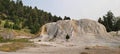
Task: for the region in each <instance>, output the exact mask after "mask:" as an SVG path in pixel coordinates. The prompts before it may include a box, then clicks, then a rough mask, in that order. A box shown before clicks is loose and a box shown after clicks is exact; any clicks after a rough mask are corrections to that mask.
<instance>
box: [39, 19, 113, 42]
mask: <svg viewBox="0 0 120 54" xmlns="http://www.w3.org/2000/svg"><path fill="white" fill-rule="evenodd" d="M66 36H69V39H68V41H69V42H100V41H104V42H105V41H109V40H112V36H111V35H109V34H108V33H107V32H106V28H105V27H104V26H103V25H102V24H100V23H98V22H96V21H93V20H89V19H81V20H60V21H57V22H52V23H47V24H45V25H43V26H42V29H41V34H40V37H41V41H62V42H64V41H66Z"/></svg>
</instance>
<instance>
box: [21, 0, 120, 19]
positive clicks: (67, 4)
mask: <svg viewBox="0 0 120 54" xmlns="http://www.w3.org/2000/svg"><path fill="white" fill-rule="evenodd" d="M23 3H24V5H28V6H32V7H34V6H37V7H38V8H39V9H42V10H44V11H47V12H51V13H52V14H53V15H57V16H61V17H64V16H69V17H71V18H72V19H81V18H90V19H94V20H97V19H98V18H99V17H102V16H103V15H105V14H106V13H107V11H109V10H111V11H112V12H113V13H114V15H115V16H120V0H23Z"/></svg>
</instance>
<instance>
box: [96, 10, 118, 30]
mask: <svg viewBox="0 0 120 54" xmlns="http://www.w3.org/2000/svg"><path fill="white" fill-rule="evenodd" d="M98 22H99V23H101V24H103V25H104V26H105V27H106V30H107V32H111V31H119V30H120V17H115V16H114V14H113V13H112V12H111V11H108V12H107V14H106V15H105V16H103V17H102V18H101V17H100V18H99V19H98Z"/></svg>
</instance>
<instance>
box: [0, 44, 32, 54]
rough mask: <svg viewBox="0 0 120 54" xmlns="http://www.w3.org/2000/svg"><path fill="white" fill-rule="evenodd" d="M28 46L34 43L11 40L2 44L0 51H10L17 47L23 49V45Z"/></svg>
mask: <svg viewBox="0 0 120 54" xmlns="http://www.w3.org/2000/svg"><path fill="white" fill-rule="evenodd" d="M28 46H34V45H33V44H31V43H23V42H13V43H10V44H4V45H2V46H0V51H5V52H12V51H16V50H19V49H23V48H24V47H28Z"/></svg>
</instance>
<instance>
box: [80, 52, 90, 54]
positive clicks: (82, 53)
mask: <svg viewBox="0 0 120 54" xmlns="http://www.w3.org/2000/svg"><path fill="white" fill-rule="evenodd" d="M81 54H89V53H87V52H81Z"/></svg>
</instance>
